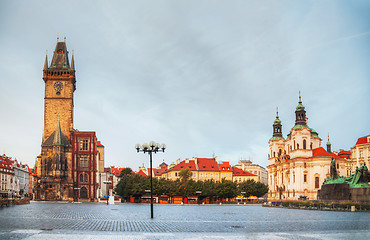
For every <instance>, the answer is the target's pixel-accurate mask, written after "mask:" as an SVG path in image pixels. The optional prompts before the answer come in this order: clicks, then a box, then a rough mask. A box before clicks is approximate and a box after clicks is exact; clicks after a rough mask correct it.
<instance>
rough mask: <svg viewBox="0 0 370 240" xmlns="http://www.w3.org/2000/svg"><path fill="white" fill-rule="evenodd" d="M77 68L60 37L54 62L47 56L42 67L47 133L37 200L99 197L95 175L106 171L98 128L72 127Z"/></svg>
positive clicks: (39, 174) (45, 131) (72, 199)
mask: <svg viewBox="0 0 370 240" xmlns="http://www.w3.org/2000/svg"><path fill="white" fill-rule="evenodd" d="M75 72H76V71H75V66H74V57H73V56H72V59H71V62H69V59H68V51H67V46H66V42H65V41H64V42H59V41H58V42H57V45H56V47H55V51H54V53H53V58H52V60H51V63H50V64H48V59H47V56H46V59H45V64H44V69H43V80H44V82H45V101H44V135H43V139H42V144H41V154H40V155H39V156H38V157H37V164H36V166H35V167H37V181H36V186H35V189H34V193H35V199H36V200H61V201H77V200H86V201H95V199H96V198H97V197H96V196H97V193H96V192H97V188H98V184H97V179H96V177H97V174H98V172H99V171H104V169H101V168H102V167H101V165H103V166H104V163H101V162H102V161H101V159H103V161H104V148H101V147H100V148H99V147H98V141H97V138H96V134H95V132H92V131H88V132H80V131H78V130H75V129H74V128H73V108H74V92H75V90H76V77H75ZM100 145H101V144H100ZM101 146H102V145H101Z"/></svg>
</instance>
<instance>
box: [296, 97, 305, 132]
mask: <svg viewBox="0 0 370 240" xmlns="http://www.w3.org/2000/svg"><path fill="white" fill-rule="evenodd" d="M295 125H303V126H306V125H307V120H306V110H305V107H304V106H303V105H302V99H301V94H300V93H299V101H298V106H297V107H296V110H295Z"/></svg>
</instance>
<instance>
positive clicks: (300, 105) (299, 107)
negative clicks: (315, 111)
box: [295, 101, 304, 111]
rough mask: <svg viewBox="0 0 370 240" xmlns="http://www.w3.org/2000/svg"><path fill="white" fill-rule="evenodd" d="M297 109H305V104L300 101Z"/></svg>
mask: <svg viewBox="0 0 370 240" xmlns="http://www.w3.org/2000/svg"><path fill="white" fill-rule="evenodd" d="M295 109H296V110H297V111H303V110H304V106H303V105H302V102H301V101H300V102H299V103H298V106H297V107H296V108H295Z"/></svg>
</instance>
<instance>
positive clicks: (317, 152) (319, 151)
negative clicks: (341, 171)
mask: <svg viewBox="0 0 370 240" xmlns="http://www.w3.org/2000/svg"><path fill="white" fill-rule="evenodd" d="M312 151H313V155H312V156H313V157H333V158H335V159H337V158H340V157H339V156H338V155H336V154H334V153H329V152H328V151H326V150H325V149H324V148H323V147H319V148H315V149H313V150H312Z"/></svg>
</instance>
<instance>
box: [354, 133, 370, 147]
mask: <svg viewBox="0 0 370 240" xmlns="http://www.w3.org/2000/svg"><path fill="white" fill-rule="evenodd" d="M369 136H370V135H369ZM369 136H366V137H361V138H359V139H358V140H357V142H356V145H360V144H365V143H368V142H369V141H368V140H367V138H368V137H369Z"/></svg>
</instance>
